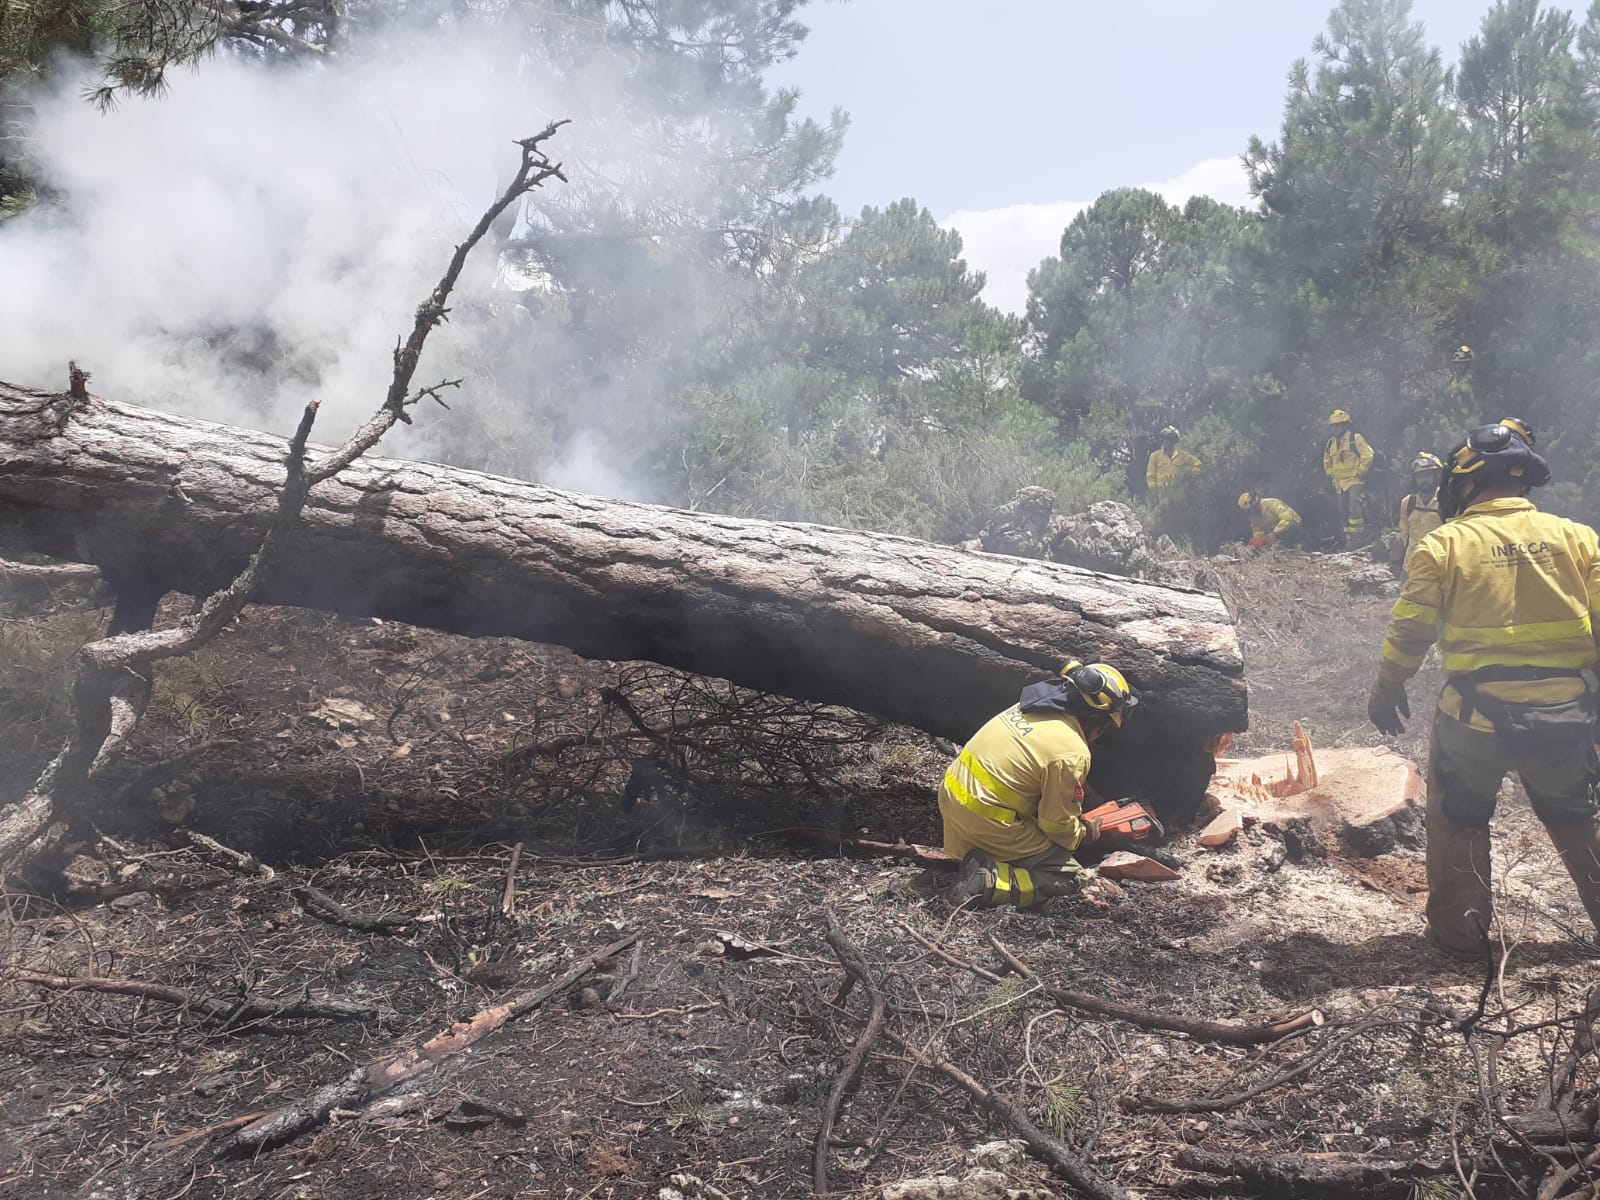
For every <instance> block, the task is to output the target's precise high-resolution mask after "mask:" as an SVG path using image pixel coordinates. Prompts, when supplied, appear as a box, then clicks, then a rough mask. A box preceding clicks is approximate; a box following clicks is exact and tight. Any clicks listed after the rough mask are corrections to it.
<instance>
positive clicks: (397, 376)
mask: <svg viewBox="0 0 1600 1200" xmlns="http://www.w3.org/2000/svg"><path fill="white" fill-rule="evenodd" d="M563 124H565V122H560V121H558V122H553V123H552V124H550V125H549V126H547V127H546V128H545V129H544V131H543V132H542V133H539V134H536V135H535V136H533V137H531V138H524V139H522V140H521V141H519V142H518V143H517V145H518V146H519V147H520V148H521V151H522V160H521V163H520V164H519V166H518V168H517V172H516V175H515V176H514V177H513V178H512V180H511V182H510V183H509V184H508V185H507V186H506V188H505V190H504V191H503V192H502V193H501V194H500V196H499V197H498V198H497V199H496V200H495V201H494V203H493V204H491V205H490V206H489V207H488V209H486V210H485V212H484V214H483V215H482V216H481V217H480V218H479V219H478V223H477V224H476V225H475V226H473V228H472V231H471V232H470V233H469V234H468V235H467V237H466V239H465V240H464V241H462V242H461V244H460V245H458V246H457V247H456V248H455V252H454V254H452V255H451V258H450V262H449V265H448V266H447V267H446V268H445V272H444V274H443V276H441V277H440V279H439V282H438V283H437V284H436V285H435V286H434V288H433V291H432V292H431V293H430V294H429V295H428V298H427V299H426V300H424V301H423V302H422V304H421V305H419V306H418V308H417V312H416V318H415V320H414V321H413V323H412V327H411V332H410V335H409V336H408V337H407V338H406V340H405V342H404V343H403V344H401V345H399V346H397V347H396V349H395V354H394V375H393V377H392V379H391V380H390V383H389V390H388V394H387V395H386V396H385V398H384V402H383V405H382V406H381V407H380V408H379V409H378V411H377V412H376V413H375V414H374V415H373V416H372V417H371V418H369V419H368V420H367V422H366V423H365V424H364V425H362V427H361V428H360V429H358V430H357V431H356V432H355V433H354V434H353V435H352V436H351V437H350V439H349V440H348V441H346V442H345V443H344V445H342V446H340V447H339V448H338V449H336V450H334V451H332V452H331V453H329V454H328V455H327V456H326V457H323V458H321V459H319V460H317V461H316V462H315V463H312V464H308V462H307V443H308V442H309V440H310V437H311V427H312V424H313V423H314V422H315V421H316V417H317V408H318V402H317V401H316V400H313V401H311V402H310V403H309V404H307V405H306V408H305V411H304V413H303V414H302V415H301V418H300V424H299V427H298V428H297V429H296V430H295V433H294V437H293V438H292V439H291V440H290V442H289V446H288V451H287V454H286V456H285V472H284V482H283V486H282V489H281V490H280V492H279V494H278V499H277V505H276V508H275V510H274V512H273V516H272V519H271V521H270V523H269V525H268V527H267V531H266V534H265V535H264V536H263V538H262V540H261V542H260V543H259V545H258V546H257V548H256V550H255V552H254V553H253V554H252V555H251V556H250V558H249V560H248V562H247V563H246V564H245V567H244V569H243V570H241V571H240V572H239V574H238V575H237V576H235V577H234V579H233V581H232V582H231V583H229V584H228V585H226V586H225V587H222V588H220V589H218V590H217V591H215V592H213V593H212V594H211V595H210V596H208V597H207V598H206V600H205V601H204V602H203V603H201V604H199V605H198V606H197V607H196V609H195V611H194V612H192V613H191V614H190V615H189V616H187V617H185V618H183V619H182V620H181V621H179V622H178V623H177V624H176V625H175V626H174V627H172V628H170V629H164V630H160V631H152V630H140V631H136V632H126V633H123V632H115V633H113V635H112V636H109V637H106V638H103V639H101V640H99V641H95V642H90V643H89V644H88V645H86V646H84V647H83V648H82V649H81V650H80V651H79V652H78V654H77V657H76V659H75V663H74V671H73V684H72V715H71V723H70V726H69V730H68V734H67V739H66V742H65V743H64V744H63V746H62V748H61V750H60V752H59V753H58V754H57V755H56V757H55V758H54V759H53V760H52V761H51V762H50V763H49V764H48V765H47V766H46V767H45V769H44V771H43V772H41V774H40V775H39V777H38V779H37V780H36V781H35V783H34V785H33V787H32V788H31V789H30V790H29V792H28V793H27V794H26V795H25V796H24V797H23V798H22V799H21V800H20V801H18V802H17V803H15V804H13V805H12V806H11V807H10V808H8V809H7V810H5V812H4V813H0V868H7V867H12V866H15V865H17V863H18V862H19V860H20V859H22V858H23V857H25V856H26V855H27V854H28V852H29V851H30V848H31V847H33V846H34V844H35V843H36V842H37V841H38V840H39V838H40V836H41V835H42V834H43V833H44V832H45V831H46V829H48V828H49V826H50V825H51V823H52V822H54V821H55V820H56V819H57V817H58V815H59V813H60V812H61V810H62V809H64V808H71V807H73V806H76V805H78V804H80V803H81V802H82V800H83V798H84V797H85V795H86V794H87V792H88V789H89V785H90V783H91V782H92V780H93V778H94V776H95V774H96V773H97V771H99V770H100V769H102V768H103V767H104V766H105V765H106V764H107V763H108V762H109V761H111V759H113V758H114V757H115V755H116V753H117V751H118V750H119V749H120V747H121V746H122V744H123V743H124V742H125V741H126V738H127V736H128V735H129V733H131V731H132V729H133V727H134V725H136V724H137V722H138V719H139V716H140V714H141V712H142V710H143V702H142V695H143V693H144V692H146V691H147V690H148V688H147V680H146V678H145V677H146V675H147V673H148V671H149V669H150V667H151V665H152V664H153V663H155V662H158V661H160V660H162V659H167V658H173V657H176V656H178V655H182V654H188V653H190V652H192V651H193V650H195V649H198V648H199V647H200V646H203V645H205V644H206V643H207V642H209V641H211V640H212V639H213V638H214V637H216V635H217V634H218V633H220V632H221V631H222V630H223V629H224V628H226V627H227V626H228V625H229V624H231V623H232V622H233V620H234V619H235V618H236V617H238V615H239V613H240V612H241V611H242V610H243V609H244V606H245V604H246V603H248V602H249V601H250V599H251V598H252V597H254V596H255V595H256V594H257V592H258V591H259V590H260V588H261V585H262V582H263V580H264V579H265V578H266V576H267V574H268V573H269V572H270V570H271V569H272V567H273V565H274V561H275V559H276V558H277V556H278V555H279V554H280V553H281V551H282V547H283V544H284V542H285V541H286V539H287V537H288V534H289V532H290V530H291V529H292V528H293V527H294V526H295V525H296V524H297V523H298V521H299V519H300V514H301V512H302V510H303V509H304V508H305V503H306V497H307V494H308V493H309V492H310V490H311V489H312V488H313V487H315V486H316V485H317V484H319V483H321V482H323V481H325V480H327V479H329V478H331V477H333V476H334V475H337V474H338V473H339V472H340V471H342V470H344V469H345V468H346V467H348V466H349V465H350V464H351V463H352V462H354V461H355V460H356V459H357V458H359V457H360V456H361V455H363V454H365V453H366V452H367V451H368V450H370V449H371V448H372V447H373V446H374V445H376V444H377V442H378V440H379V439H380V438H382V437H383V435H384V434H385V433H387V432H388V431H389V430H390V429H391V428H393V426H394V425H395V423H396V422H399V421H404V422H408V423H409V421H410V419H411V418H410V417H409V416H408V415H407V413H406V409H407V408H408V407H409V406H410V405H412V404H415V403H417V401H419V400H420V399H421V398H422V396H424V395H427V394H429V391H430V389H422V390H421V391H419V392H418V393H417V394H415V395H413V394H412V393H411V381H412V378H413V376H414V375H415V374H416V369H417V363H418V361H419V360H420V359H421V356H422V349H423V346H424V344H425V343H426V341H427V338H428V335H429V333H431V332H432V331H433V329H434V328H436V327H437V326H438V325H440V324H442V323H443V322H444V320H445V319H446V316H447V315H448V313H449V309H448V307H446V305H447V302H448V300H449V298H450V294H451V292H452V291H453V290H454V288H455V285H456V281H457V280H458V279H459V278H460V276H461V271H462V269H463V267H464V266H465V265H466V260H467V256H468V255H469V254H470V253H471V252H472V250H473V248H474V247H475V246H476V245H477V244H478V242H479V241H481V240H482V238H483V236H484V234H485V233H487V232H488V230H489V227H490V226H491V225H492V224H493V223H494V221H495V220H496V219H497V218H499V216H500V215H501V214H502V213H503V212H505V211H506V209H508V208H509V207H510V206H511V205H512V204H514V203H515V202H516V201H517V200H518V199H520V198H521V197H522V196H523V195H525V194H527V193H528V192H530V191H532V190H533V189H534V188H536V187H539V186H540V185H542V184H543V183H545V182H546V181H547V180H549V179H552V178H555V179H562V180H563V181H564V180H565V176H564V175H562V173H561V166H560V164H559V163H553V162H551V161H550V159H549V158H548V157H547V156H546V154H545V153H544V151H543V149H542V145H543V143H544V142H546V141H548V140H549V139H550V138H551V137H553V136H554V135H555V133H556V131H557V130H558V129H559V128H560V127H561V125H563ZM72 370H73V373H74V395H75V396H76V395H77V392H78V390H80V389H79V385H78V382H77V380H78V374H79V373H78V372H77V368H76V366H74V367H73V368H72ZM82 378H83V379H87V375H83V376H82ZM434 391H435V398H437V397H436V389H434ZM87 396H88V393H87V391H84V393H83V397H82V398H83V399H87ZM152 612H153V607H152ZM135 681H137V682H135Z"/></svg>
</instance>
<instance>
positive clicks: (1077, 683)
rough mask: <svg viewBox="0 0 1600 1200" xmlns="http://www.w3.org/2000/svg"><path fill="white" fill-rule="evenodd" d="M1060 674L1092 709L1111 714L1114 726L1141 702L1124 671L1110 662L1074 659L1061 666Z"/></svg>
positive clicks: (1106, 715)
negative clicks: (1086, 661)
mask: <svg viewBox="0 0 1600 1200" xmlns="http://www.w3.org/2000/svg"><path fill="white" fill-rule="evenodd" d="M1061 677H1062V678H1063V679H1065V680H1066V681H1067V682H1068V683H1070V684H1071V685H1072V686H1073V688H1074V689H1075V690H1076V691H1077V693H1078V698H1079V699H1080V700H1081V701H1082V702H1083V703H1084V705H1085V706H1086V707H1087V708H1088V709H1089V711H1091V712H1094V713H1098V714H1099V715H1101V716H1103V717H1109V718H1110V719H1111V723H1112V724H1113V725H1118V726H1120V725H1121V724H1122V718H1123V716H1124V715H1125V714H1127V713H1128V712H1129V711H1131V710H1132V709H1134V708H1135V707H1137V706H1138V704H1139V697H1138V696H1136V695H1134V692H1133V688H1132V687H1130V686H1129V684H1128V681H1127V679H1125V678H1124V677H1123V674H1122V672H1121V671H1119V670H1117V669H1116V668H1115V667H1113V666H1112V665H1111V664H1109V663H1089V664H1088V665H1087V666H1085V665H1084V664H1083V663H1081V662H1079V661H1078V660H1077V659H1073V660H1072V661H1071V662H1069V663H1067V665H1066V666H1064V667H1062V668H1061Z"/></svg>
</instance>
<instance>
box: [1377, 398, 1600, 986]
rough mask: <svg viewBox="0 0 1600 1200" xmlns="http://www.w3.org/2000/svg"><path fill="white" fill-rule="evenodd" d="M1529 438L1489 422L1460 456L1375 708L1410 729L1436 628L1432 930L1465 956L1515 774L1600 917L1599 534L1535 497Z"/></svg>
mask: <svg viewBox="0 0 1600 1200" xmlns="http://www.w3.org/2000/svg"><path fill="white" fill-rule="evenodd" d="M1513 425H1514V426H1515V428H1513ZM1524 435H1526V437H1525V436H1524ZM1531 440H1532V432H1531V430H1528V429H1527V426H1526V423H1524V422H1504V423H1501V424H1498V425H1484V426H1480V427H1479V428H1477V429H1474V430H1473V431H1472V432H1471V433H1470V434H1469V435H1468V437H1467V440H1466V441H1465V442H1463V443H1462V444H1461V445H1460V446H1459V447H1457V448H1456V449H1455V450H1454V451H1452V452H1451V453H1450V454H1449V455H1448V456H1447V457H1446V459H1445V464H1446V465H1445V470H1446V471H1447V472H1448V474H1447V475H1446V476H1445V480H1444V484H1443V486H1442V487H1441V489H1440V493H1439V499H1440V506H1441V515H1442V516H1443V517H1444V518H1445V524H1444V525H1443V526H1442V527H1440V528H1439V529H1436V530H1434V531H1433V532H1432V533H1430V534H1428V535H1427V536H1426V537H1424V538H1423V539H1422V541H1421V543H1419V544H1418V546H1417V548H1416V549H1415V550H1414V551H1413V552H1412V555H1411V558H1410V560H1409V562H1408V564H1407V570H1408V576H1407V578H1406V582H1405V586H1404V587H1403V589H1402V590H1401V593H1400V599H1399V600H1398V601H1397V602H1396V603H1395V606H1394V614H1393V616H1392V618H1391V619H1390V622H1389V633H1388V636H1387V638H1385V640H1384V643H1383V654H1382V656H1381V659H1380V661H1379V664H1378V680H1377V683H1376V684H1375V685H1374V686H1373V689H1372V698H1371V700H1370V701H1369V703H1368V706H1367V712H1368V715H1369V716H1370V717H1371V718H1372V723H1373V724H1374V725H1376V726H1377V727H1378V728H1379V730H1381V731H1382V732H1383V733H1386V734H1395V733H1399V732H1400V731H1401V730H1402V729H1403V728H1404V726H1403V725H1402V724H1401V721H1400V717H1401V716H1402V715H1404V716H1410V715H1411V710H1410V708H1409V707H1408V705H1407V702H1406V692H1405V682H1406V680H1407V679H1409V678H1411V676H1412V675H1414V674H1415V673H1416V671H1417V668H1418V667H1419V666H1420V665H1421V663H1422V658H1423V655H1424V654H1425V653H1426V652H1427V650H1428V647H1429V646H1430V645H1432V644H1433V642H1434V640H1435V639H1437V640H1438V642H1439V652H1440V655H1441V657H1442V659H1443V662H1444V670H1445V675H1446V676H1447V678H1446V681H1445V686H1444V689H1443V691H1442V692H1441V693H1440V696H1439V705H1438V712H1437V713H1436V714H1435V717H1434V724H1433V744H1432V748H1431V750H1430V752H1429V757H1428V810H1427V831H1428V910H1427V916H1428V935H1429V936H1430V937H1431V938H1432V939H1433V940H1434V941H1435V942H1436V943H1438V944H1439V945H1440V946H1441V947H1443V948H1444V949H1445V950H1447V951H1450V952H1453V953H1457V954H1463V955H1477V954H1481V953H1483V951H1484V946H1485V943H1484V937H1485V933H1486V932H1487V929H1488V926H1489V922H1490V920H1491V918H1492V916H1493V907H1492V900H1491V896H1490V891H1489V879H1490V874H1489V818H1490V817H1491V816H1492V815H1493V813H1494V808H1495V797H1496V794H1497V793H1498V791H1499V788H1500V781H1501V780H1502V779H1503V778H1504V777H1505V775H1506V773H1507V772H1508V771H1515V772H1516V773H1517V775H1518V776H1519V777H1520V778H1521V780H1522V784H1523V787H1524V788H1525V789H1526V790H1527V793H1528V798H1529V800H1530V801H1531V802H1532V804H1533V811H1534V813H1535V814H1536V815H1537V816H1538V818H1539V820H1540V821H1542V822H1543V823H1544V826H1545V828H1546V830H1547V831H1548V832H1549V834H1550V840H1551V841H1553V842H1554V843H1555V846H1556V849H1557V851H1559V852H1560V855H1561V861H1562V863H1563V864H1564V865H1565V866H1566V868H1567V872H1568V874H1570V875H1571V876H1572V881H1573V883H1575V884H1576V885H1577V888H1578V896H1579V898H1580V899H1581V900H1582V901H1583V906H1584V908H1585V909H1586V910H1587V911H1588V914H1589V919H1590V920H1591V921H1592V922H1595V924H1596V926H1597V928H1600V822H1597V820H1596V812H1597V807H1600V794H1597V789H1600V759H1597V756H1596V751H1595V746H1594V735H1595V690H1596V681H1595V663H1596V658H1597V650H1596V645H1595V629H1594V625H1595V617H1596V614H1597V613H1600V542H1597V540H1596V536H1595V531H1594V530H1593V529H1590V528H1589V527H1588V526H1587V525H1579V524H1577V523H1576V522H1573V521H1568V520H1565V519H1563V518H1560V517H1553V516H1549V515H1547V514H1545V513H1541V512H1539V511H1538V510H1537V509H1535V508H1534V506H1533V505H1532V504H1531V503H1530V502H1529V501H1528V500H1527V498H1526V497H1527V493H1528V492H1529V491H1530V490H1531V489H1533V488H1536V487H1541V486H1543V485H1544V484H1545V483H1548V482H1549V480H1550V468H1549V466H1548V464H1547V463H1546V462H1545V460H1544V459H1543V458H1541V457H1540V456H1539V455H1538V454H1536V453H1535V452H1534V450H1533V447H1532V445H1531V444H1530V443H1531Z"/></svg>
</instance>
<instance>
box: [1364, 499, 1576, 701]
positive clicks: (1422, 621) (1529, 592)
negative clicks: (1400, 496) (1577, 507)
mask: <svg viewBox="0 0 1600 1200" xmlns="http://www.w3.org/2000/svg"><path fill="white" fill-rule="evenodd" d="M1597 614H1600V541H1597V538H1596V535H1595V531H1594V530H1593V529H1590V528H1589V527H1588V526H1587V525H1580V524H1578V523H1577V522H1576V521H1568V520H1566V519H1565V518H1564V517H1554V516H1550V515H1549V514H1548V513H1542V512H1540V511H1539V510H1538V509H1536V508H1534V506H1533V505H1532V504H1531V503H1530V502H1529V501H1527V500H1524V499H1521V498H1520V497H1518V498H1508V499H1502V500H1486V501H1484V502H1483V503H1482V504H1474V505H1473V506H1472V507H1471V508H1469V509H1467V510H1466V512H1464V513H1462V514H1461V515H1460V516H1459V517H1457V518H1456V519H1455V520H1453V521H1449V522H1447V523H1445V524H1444V525H1441V526H1440V527H1439V528H1438V529H1435V530H1434V531H1433V532H1432V533H1430V534H1428V535H1427V536H1426V537H1424V538H1423V539H1422V541H1421V542H1419V543H1418V544H1417V547H1416V549H1415V550H1413V551H1412V552H1411V557H1410V558H1409V559H1408V560H1407V562H1406V582H1405V585H1404V587H1402V588H1401V590H1400V599H1398V600H1396V601H1395V605H1394V612H1393V614H1392V615H1391V617H1390V619H1389V632H1388V636H1387V637H1385V638H1384V641H1383V653H1382V655H1381V657H1380V660H1379V663H1378V678H1379V680H1380V681H1382V682H1384V683H1404V682H1405V681H1406V680H1407V679H1410V678H1411V676H1413V675H1415V674H1416V673H1417V668H1418V667H1420V666H1421V665H1422V658H1423V655H1425V654H1426V653H1427V651H1428V647H1429V646H1431V645H1432V644H1433V642H1434V640H1435V639H1437V640H1438V642H1439V653H1440V656H1441V657H1442V659H1443V661H1444V672H1445V674H1446V675H1447V676H1450V675H1464V674H1467V673H1469V672H1472V671H1476V670H1479V669H1480V668H1483V667H1549V668H1566V669H1574V668H1576V669H1582V668H1585V667H1587V668H1591V669H1592V668H1593V667H1594V666H1595V663H1596V660H1597V657H1600V651H1597V648H1596V645H1595V620H1596V615H1597ZM1479 690H1480V691H1481V692H1482V693H1483V694H1484V695H1487V696H1492V697H1494V698H1496V699H1499V700H1503V701H1507V702H1510V703H1514V704H1557V703H1561V702H1562V701H1566V700H1573V699H1576V698H1577V697H1578V696H1579V695H1581V694H1582V691H1583V681H1582V680H1580V679H1576V678H1574V677H1572V676H1566V677H1559V676H1558V677H1555V678H1552V679H1539V680H1529V681H1511V682H1505V681H1502V682H1486V683H1484V684H1482V685H1480V687H1479ZM1439 709H1440V711H1442V712H1444V713H1445V714H1447V715H1448V716H1452V717H1459V716H1460V715H1461V695H1460V692H1459V691H1457V689H1456V687H1455V686H1454V685H1453V684H1451V683H1449V682H1447V683H1446V684H1445V687H1444V690H1443V691H1442V692H1441V693H1440V695H1439ZM1471 724H1472V727H1473V728H1474V729H1480V730H1484V731H1486V732H1493V731H1494V726H1493V725H1492V724H1491V723H1490V722H1489V720H1488V719H1487V718H1486V717H1485V716H1484V714H1483V713H1482V712H1481V711H1476V710H1475V711H1474V712H1473V714H1472V719H1471Z"/></svg>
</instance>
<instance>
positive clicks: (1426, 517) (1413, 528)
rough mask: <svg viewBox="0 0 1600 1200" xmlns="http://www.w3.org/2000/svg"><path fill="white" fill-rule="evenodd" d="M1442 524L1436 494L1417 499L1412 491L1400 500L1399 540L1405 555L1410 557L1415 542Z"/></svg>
mask: <svg viewBox="0 0 1600 1200" xmlns="http://www.w3.org/2000/svg"><path fill="white" fill-rule="evenodd" d="M1443 524H1444V521H1443V519H1442V518H1441V517H1440V516H1439V498H1438V497H1437V496H1429V497H1428V498H1427V499H1426V500H1418V499H1417V497H1416V494H1415V493H1413V494H1411V495H1409V496H1405V497H1403V498H1402V499H1401V501H1400V540H1401V544H1402V545H1403V546H1404V547H1405V555H1406V557H1407V558H1410V557H1411V552H1412V551H1413V550H1415V549H1416V548H1417V543H1418V542H1420V541H1421V540H1422V539H1423V538H1425V537H1427V536H1428V535H1429V534H1430V533H1432V532H1433V531H1434V530H1435V529H1437V528H1439V526H1441V525H1443Z"/></svg>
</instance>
